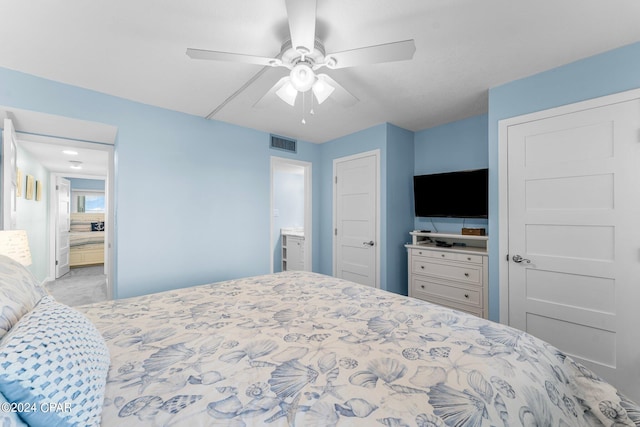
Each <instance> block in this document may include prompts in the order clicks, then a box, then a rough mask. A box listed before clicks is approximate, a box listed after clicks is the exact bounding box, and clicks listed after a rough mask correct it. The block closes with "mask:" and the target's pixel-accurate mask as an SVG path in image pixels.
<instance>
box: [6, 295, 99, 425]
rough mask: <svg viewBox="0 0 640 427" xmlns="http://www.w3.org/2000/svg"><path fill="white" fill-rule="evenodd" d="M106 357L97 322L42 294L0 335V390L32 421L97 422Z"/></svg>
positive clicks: (64, 423)
mask: <svg viewBox="0 0 640 427" xmlns="http://www.w3.org/2000/svg"><path fill="white" fill-rule="evenodd" d="M109 363H110V359H109V350H108V349H107V345H106V343H105V341H104V339H103V338H102V336H101V335H100V332H98V330H97V329H96V327H95V326H94V325H93V324H92V323H91V322H90V321H89V320H88V319H87V318H86V317H85V316H84V315H83V314H81V313H80V312H78V311H76V310H74V309H73V308H71V307H68V306H66V305H64V304H60V303H58V302H56V301H55V300H54V299H53V297H50V296H46V297H44V298H42V300H41V301H40V302H39V303H38V305H36V306H35V308H34V309H33V310H32V311H30V312H29V313H27V314H25V315H24V316H23V317H22V318H21V319H20V320H19V321H18V323H17V324H16V325H15V326H14V327H13V328H12V329H11V330H10V331H9V332H8V333H7V334H6V335H5V336H4V337H3V338H2V339H1V340H0V392H1V393H2V394H4V396H5V397H6V399H7V400H9V401H10V402H16V403H17V402H20V403H28V404H31V405H32V409H34V410H33V411H30V412H23V413H20V417H21V418H22V419H23V420H24V421H26V422H27V424H29V425H31V426H47V427H50V426H63V425H64V426H71V425H73V426H98V425H100V414H101V412H102V401H103V399H104V389H105V386H106V380H107V373H108V371H109ZM50 405H54V406H50ZM51 408H54V409H53V410H52V409H51Z"/></svg>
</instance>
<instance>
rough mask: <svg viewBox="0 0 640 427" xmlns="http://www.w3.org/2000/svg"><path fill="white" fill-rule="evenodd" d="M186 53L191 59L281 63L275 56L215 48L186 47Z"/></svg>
mask: <svg viewBox="0 0 640 427" xmlns="http://www.w3.org/2000/svg"><path fill="white" fill-rule="evenodd" d="M187 55H188V56H189V57H190V58H192V59H210V60H213V61H226V62H241V63H244V64H256V65H270V66H276V65H281V64H282V61H280V60H279V59H277V58H265V57H262V56H253V55H243V54H241V53H229V52H217V51H215V50H204V49H187Z"/></svg>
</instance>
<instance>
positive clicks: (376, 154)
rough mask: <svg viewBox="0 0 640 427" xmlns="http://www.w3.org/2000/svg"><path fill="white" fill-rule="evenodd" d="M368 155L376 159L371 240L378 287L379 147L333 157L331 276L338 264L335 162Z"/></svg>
mask: <svg viewBox="0 0 640 427" xmlns="http://www.w3.org/2000/svg"><path fill="white" fill-rule="evenodd" d="M369 156H374V157H375V159H376V208H375V209H376V225H375V230H376V235H375V237H374V239H373V241H374V242H375V245H374V247H373V248H374V250H375V251H376V254H375V257H376V271H375V276H376V286H375V287H376V288H378V289H379V288H380V149H379V148H377V149H375V150H371V151H365V152H363V153H358V154H353V155H351V156H345V157H339V158H337V159H333V174H332V178H331V181H332V185H331V187H332V189H333V196H332V200H333V219H332V223H331V224H332V232H331V237H332V239H333V243H332V246H331V247H332V248H333V256H332V259H333V273H332V274H333V276H334V277H335V276H337V274H338V271H337V266H338V262H337V260H338V239H337V236H336V233H335V230H336V227H337V220H338V218H337V216H338V211H337V206H338V203H337V197H338V194H337V191H336V168H337V164H338V163H339V162H344V161H349V160H356V159H361V158H363V157H369Z"/></svg>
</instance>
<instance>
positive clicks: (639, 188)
mask: <svg viewBox="0 0 640 427" xmlns="http://www.w3.org/2000/svg"><path fill="white" fill-rule="evenodd" d="M639 131H640V100H633V101H627V102H622V103H617V104H611V105H604V106H601V107H597V108H589V109H585V110H582V111H577V112H572V113H569V114H562V115H559V116H555V117H549V118H544V119H541V120H534V121H530V122H528V123H523V124H518V125H514V126H511V127H509V129H508V146H507V150H508V196H509V199H508V207H509V236H508V244H509V258H510V261H509V267H508V278H509V324H510V325H511V326H514V327H516V328H519V329H522V330H525V331H527V332H529V333H531V334H532V335H535V336H538V337H540V338H542V339H544V340H546V341H548V342H550V343H551V344H553V345H555V346H556V347H558V348H559V349H560V350H562V351H564V352H566V353H567V354H569V355H571V356H573V357H574V358H575V359H577V360H578V361H579V362H581V363H583V364H585V365H586V366H588V367H589V368H591V369H592V370H593V371H595V372H596V373H597V374H598V375H600V376H602V377H604V378H605V379H607V380H608V381H609V382H611V383H612V384H614V385H616V386H617V387H618V388H619V389H621V390H622V391H623V392H624V393H626V394H627V395H628V396H629V397H631V398H632V399H636V400H637V399H640V364H639V362H638V361H639V360H640V340H639V339H638V338H639V337H640V335H639V333H638V331H637V328H638V326H639V325H640V310H638V302H639V301H640V227H639V226H638V221H639V220H640V172H639V171H640V142H639V135H640V133H639Z"/></svg>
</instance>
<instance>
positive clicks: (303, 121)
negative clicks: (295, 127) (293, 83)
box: [302, 92, 307, 125]
mask: <svg viewBox="0 0 640 427" xmlns="http://www.w3.org/2000/svg"><path fill="white" fill-rule="evenodd" d="M304 98H305V96H304V92H302V124H303V125H306V124H307V121H306V120H305V119H304V116H305V112H306V109H305V107H304Z"/></svg>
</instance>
